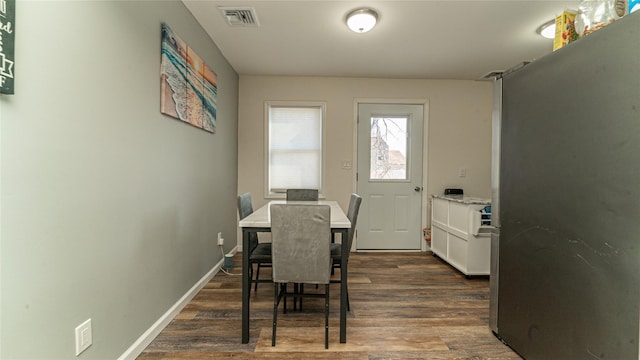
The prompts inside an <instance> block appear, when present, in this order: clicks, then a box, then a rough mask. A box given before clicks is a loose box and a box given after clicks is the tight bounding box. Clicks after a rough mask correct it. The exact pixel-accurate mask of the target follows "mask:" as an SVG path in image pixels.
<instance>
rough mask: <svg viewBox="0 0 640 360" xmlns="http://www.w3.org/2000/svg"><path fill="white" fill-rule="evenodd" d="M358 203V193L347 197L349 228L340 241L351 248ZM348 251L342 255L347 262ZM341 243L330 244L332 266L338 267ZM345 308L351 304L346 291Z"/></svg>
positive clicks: (356, 220) (360, 200) (360, 201)
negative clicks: (345, 236)
mask: <svg viewBox="0 0 640 360" xmlns="http://www.w3.org/2000/svg"><path fill="white" fill-rule="evenodd" d="M360 203H362V197H360V195H358V194H351V198H350V199H349V210H347V217H348V218H349V221H350V222H351V228H349V231H348V232H347V238H346V239H342V241H347V249H349V250H350V249H351V245H352V244H353V236H354V234H355V232H356V223H357V222H358V213H359V212H360ZM349 253H350V251H347V253H346V254H344V256H346V257H347V264H348V262H349ZM342 256H343V254H342V245H341V244H335V243H332V244H331V258H332V260H333V267H334V268H337V269H339V268H340V261H341V260H342ZM331 282H334V283H339V282H340V280H332V281H331ZM347 309H348V310H349V311H350V310H351V306H350V305H349V292H348V291H347Z"/></svg>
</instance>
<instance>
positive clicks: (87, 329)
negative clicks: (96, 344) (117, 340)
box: [76, 319, 93, 356]
mask: <svg viewBox="0 0 640 360" xmlns="http://www.w3.org/2000/svg"><path fill="white" fill-rule="evenodd" d="M92 343H93V336H92V334H91V319H87V321H85V322H83V323H82V324H80V325H78V326H77V327H76V356H78V355H80V354H81V353H82V352H83V351H85V350H87V348H88V347H89V346H91V344H92Z"/></svg>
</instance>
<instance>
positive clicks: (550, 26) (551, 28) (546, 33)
mask: <svg viewBox="0 0 640 360" xmlns="http://www.w3.org/2000/svg"><path fill="white" fill-rule="evenodd" d="M536 32H537V33H538V34H540V35H542V36H543V37H546V38H547V39H553V38H554V37H555V36H556V20H555V19H553V20H549V21H547V22H546V23H544V24H542V25H540V27H539V28H538V29H537V30H536Z"/></svg>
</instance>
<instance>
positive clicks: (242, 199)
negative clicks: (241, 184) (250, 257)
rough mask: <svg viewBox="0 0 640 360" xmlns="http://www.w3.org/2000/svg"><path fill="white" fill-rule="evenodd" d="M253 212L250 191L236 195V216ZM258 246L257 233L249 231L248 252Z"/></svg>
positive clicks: (243, 215)
mask: <svg viewBox="0 0 640 360" xmlns="http://www.w3.org/2000/svg"><path fill="white" fill-rule="evenodd" d="M251 214H253V204H252V203H251V193H248V192H246V193H244V194H242V195H239V196H238V216H239V217H240V220H242V219H244V218H246V217H247V216H249V215H251ZM256 246H258V234H256V233H254V232H250V233H249V251H248V254H250V253H251V252H252V251H253V250H254V249H255V248H256Z"/></svg>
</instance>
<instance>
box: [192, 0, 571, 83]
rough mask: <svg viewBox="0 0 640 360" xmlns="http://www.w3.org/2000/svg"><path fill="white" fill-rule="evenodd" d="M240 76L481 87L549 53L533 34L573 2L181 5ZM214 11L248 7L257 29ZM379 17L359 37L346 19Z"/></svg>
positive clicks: (313, 0)
mask: <svg viewBox="0 0 640 360" xmlns="http://www.w3.org/2000/svg"><path fill="white" fill-rule="evenodd" d="M182 1H183V2H184V4H185V5H186V6H187V8H188V9H189V10H190V11H191V12H192V13H193V15H194V16H195V18H196V20H197V21H198V22H199V23H200V24H201V25H202V27H203V28H204V29H205V31H206V32H207V33H208V34H209V36H211V38H212V39H213V41H214V42H215V43H216V45H217V46H218V48H219V49H220V51H222V53H223V54H224V56H225V57H226V58H227V60H228V61H229V62H230V63H231V65H232V66H233V68H234V69H235V70H236V71H237V72H238V73H239V74H241V75H296V76H348V77H383V78H422V79H471V80H477V79H480V78H481V77H482V76H483V75H485V74H487V73H489V72H492V71H502V70H506V69H509V68H511V67H512V66H514V65H516V64H518V63H520V62H523V61H531V60H534V59H537V58H540V57H542V56H544V55H545V54H548V53H550V52H551V48H552V45H553V44H552V43H553V41H552V40H549V39H545V38H542V37H541V36H539V35H538V34H536V32H535V30H536V28H537V27H538V26H540V25H541V24H542V23H544V22H546V21H549V20H551V19H553V18H554V17H555V16H556V15H558V14H560V13H561V12H562V11H563V10H564V9H566V8H573V9H575V8H577V5H578V2H579V1H578V0H573V1H563V0H554V1H541V0H501V1H484V0H469V1H460V0H446V1H436V0H432V1H424V0H422V1H421V0H413V1H402V0H387V1H377V0H371V1H348V0H281V1H270V0H243V1H240V0H227V1H221V0H182ZM220 6H250V7H252V8H253V9H254V10H255V13H256V15H257V17H258V21H259V23H260V26H259V27H231V26H229V24H228V23H227V21H226V19H225V17H224V16H223V15H222V12H221V11H220V10H219V9H218V7H220ZM358 7H370V8H373V9H375V10H376V11H378V13H379V21H378V25H377V26H376V27H375V28H374V29H373V30H371V31H370V32H368V33H364V34H356V33H353V32H351V31H350V30H349V29H348V28H347V26H346V25H345V16H346V14H347V13H348V12H350V11H351V10H353V9H355V8H358Z"/></svg>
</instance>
